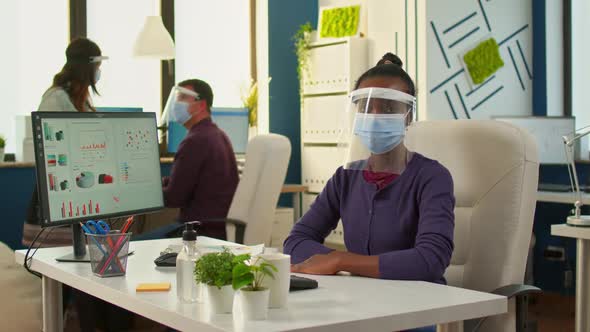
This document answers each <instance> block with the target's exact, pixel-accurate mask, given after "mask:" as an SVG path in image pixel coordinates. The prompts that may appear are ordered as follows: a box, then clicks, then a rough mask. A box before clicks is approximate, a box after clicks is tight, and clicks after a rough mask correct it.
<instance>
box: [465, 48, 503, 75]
mask: <svg viewBox="0 0 590 332" xmlns="http://www.w3.org/2000/svg"><path fill="white" fill-rule="evenodd" d="M463 61H464V62H465V65H466V66H467V71H468V72H469V76H471V80H472V81H473V83H474V84H480V83H483V82H484V81H485V80H486V79H487V78H488V77H490V76H491V75H492V74H493V73H495V72H496V71H498V69H500V68H502V67H503V66H504V61H503V60H502V57H501V56H500V47H499V46H498V43H497V42H496V40H495V39H494V38H490V39H487V40H485V41H483V42H481V43H479V44H478V45H477V46H476V47H475V48H473V49H472V50H470V51H469V52H467V53H465V55H464V56H463Z"/></svg>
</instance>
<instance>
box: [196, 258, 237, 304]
mask: <svg viewBox="0 0 590 332" xmlns="http://www.w3.org/2000/svg"><path fill="white" fill-rule="evenodd" d="M235 258H236V256H235V255H234V254H232V253H231V252H230V251H229V250H228V249H227V248H226V249H225V250H224V251H223V252H216V253H209V254H206V255H203V257H201V258H200V259H199V260H198V261H197V263H196V264H195V281H196V282H197V283H202V284H205V285H206V286H207V292H208V294H209V296H208V297H207V298H208V300H209V307H210V308H211V311H212V312H213V313H228V312H231V311H232V306H233V298H234V290H233V288H232V280H233V277H232V272H233V269H234V267H235V266H236V263H237V261H236V260H235Z"/></svg>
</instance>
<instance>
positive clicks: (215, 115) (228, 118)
mask: <svg viewBox="0 0 590 332" xmlns="http://www.w3.org/2000/svg"><path fill="white" fill-rule="evenodd" d="M211 118H212V119H213V122H215V123H216V124H217V125H218V126H219V128H221V129H222V130H223V131H225V133H226V134H227V136H228V137H229V140H230V141H231V144H232V147H233V149H234V153H236V154H245V153H246V147H247V146H248V109H247V108H229V107H226V108H222V107H214V108H213V109H212V110H211Z"/></svg>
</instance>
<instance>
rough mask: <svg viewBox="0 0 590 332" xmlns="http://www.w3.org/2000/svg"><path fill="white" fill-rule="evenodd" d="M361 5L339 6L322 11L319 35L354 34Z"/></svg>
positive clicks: (336, 36) (344, 35) (342, 35)
mask: <svg viewBox="0 0 590 332" xmlns="http://www.w3.org/2000/svg"><path fill="white" fill-rule="evenodd" d="M360 12H361V6H349V7H339V8H333V9H325V10H323V11H322V17H321V24H320V26H321V29H320V37H322V38H326V37H334V38H339V37H346V36H354V35H356V33H357V31H358V25H359V17H360Z"/></svg>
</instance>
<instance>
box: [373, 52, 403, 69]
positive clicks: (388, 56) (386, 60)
mask: <svg viewBox="0 0 590 332" xmlns="http://www.w3.org/2000/svg"><path fill="white" fill-rule="evenodd" d="M385 64H394V65H398V66H400V67H401V66H403V64H404V63H403V62H402V60H401V59H400V58H399V57H398V56H397V55H395V54H393V53H391V52H387V53H385V55H383V57H381V60H379V62H377V65H378V66H379V65H385Z"/></svg>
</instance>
